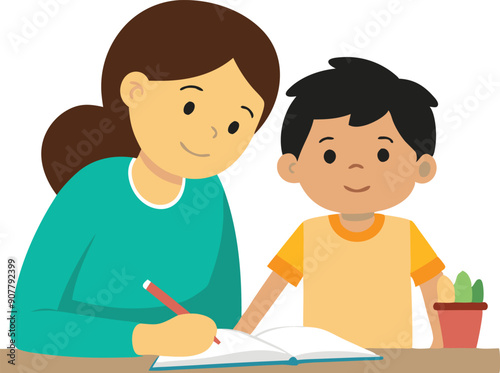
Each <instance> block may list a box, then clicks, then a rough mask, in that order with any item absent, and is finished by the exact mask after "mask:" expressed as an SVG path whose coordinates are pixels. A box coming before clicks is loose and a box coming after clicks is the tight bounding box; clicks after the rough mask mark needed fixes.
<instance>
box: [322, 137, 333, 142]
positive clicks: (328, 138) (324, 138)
mask: <svg viewBox="0 0 500 373" xmlns="http://www.w3.org/2000/svg"><path fill="white" fill-rule="evenodd" d="M325 140H333V137H323V138H322V139H321V140H319V142H320V143H322V142H323V141H325Z"/></svg>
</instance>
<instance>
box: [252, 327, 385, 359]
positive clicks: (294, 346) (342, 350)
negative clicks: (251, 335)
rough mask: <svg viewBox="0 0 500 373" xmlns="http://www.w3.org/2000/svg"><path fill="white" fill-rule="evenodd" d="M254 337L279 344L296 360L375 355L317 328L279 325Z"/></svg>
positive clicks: (275, 344)
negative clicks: (279, 326)
mask: <svg viewBox="0 0 500 373" xmlns="http://www.w3.org/2000/svg"><path fill="white" fill-rule="evenodd" d="M256 337H257V338H259V339H260V340H263V341H265V342H268V343H270V344H272V345H274V346H279V347H280V348H282V349H283V350H285V351H287V352H288V353H290V355H292V356H295V358H297V359H298V360H307V359H336V358H339V359H341V358H365V357H366V358H368V357H377V355H376V354H374V353H373V352H371V351H368V350H365V349H364V348H361V347H359V346H357V345H355V344H354V343H351V342H348V341H346V340H344V339H342V338H340V337H337V336H336V335H334V334H332V333H330V332H327V331H326V330H323V329H318V328H309V327H302V326H289V327H281V328H276V329H270V330H266V331H264V332H262V333H259V334H257V335H256Z"/></svg>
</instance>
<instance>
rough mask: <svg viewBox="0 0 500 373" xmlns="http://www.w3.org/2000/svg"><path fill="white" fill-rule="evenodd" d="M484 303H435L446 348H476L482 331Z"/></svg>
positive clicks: (485, 307)
mask: <svg viewBox="0 0 500 373" xmlns="http://www.w3.org/2000/svg"><path fill="white" fill-rule="evenodd" d="M487 308H488V305H487V304H486V303H484V302H482V303H459V302H455V303H434V309H435V310H437V312H438V315H439V323H440V324H441V332H442V334H443V347H444V348H476V347H477V340H478V339H479V331H480V330H481V319H482V318H483V311H484V310H485V309H487Z"/></svg>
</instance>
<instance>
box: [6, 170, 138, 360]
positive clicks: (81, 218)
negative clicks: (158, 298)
mask: <svg viewBox="0 0 500 373" xmlns="http://www.w3.org/2000/svg"><path fill="white" fill-rule="evenodd" d="M87 174H88V170H87V169H84V170H82V171H80V172H79V173H78V174H77V175H75V176H74V177H73V179H72V180H71V181H69V182H68V184H67V185H66V186H65V187H64V188H63V189H62V190H61V191H60V192H59V194H58V195H57V196H56V198H55V199H54V201H53V202H52V204H51V206H50V208H49V210H48V211H47V213H46V214H45V217H44V218H43V220H42V222H41V223H40V226H39V228H38V230H37V232H36V234H35V236H34V238H33V240H32V243H31V245H30V248H29V250H28V253H27V255H26V258H25V260H24V263H23V266H22V269H21V273H20V278H19V283H18V286H17V290H16V308H17V310H18V336H17V338H16V344H17V346H18V347H19V348H20V349H23V350H27V351H36V352H39V353H44V354H45V353H46V354H53V355H67V356H135V355H136V354H135V353H134V350H133V347H132V332H133V329H134V328H135V326H136V325H137V323H133V322H127V321H121V320H110V319H104V318H100V317H99V308H98V307H95V308H93V307H92V306H91V305H89V304H82V306H85V307H81V310H79V311H80V312H78V313H80V314H77V313H71V312H63V311H64V310H65V309H66V307H65V304H66V303H67V302H69V301H71V300H72V286H71V285H69V284H70V283H71V282H72V280H74V279H75V278H76V276H77V275H78V270H79V266H80V265H81V264H82V262H83V260H84V258H85V255H86V253H87V250H89V248H90V247H91V245H92V240H93V237H94V234H95V232H96V226H95V225H96V219H97V217H98V216H99V213H100V212H99V211H98V209H99V206H94V205H95V203H93V202H92V193H93V192H92V190H93V188H94V189H95V186H92V183H91V182H88V181H87V180H88V178H89V176H90V175H87ZM94 185H95V184H94Z"/></svg>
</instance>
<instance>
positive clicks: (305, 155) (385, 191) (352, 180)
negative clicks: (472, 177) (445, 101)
mask: <svg viewBox="0 0 500 373" xmlns="http://www.w3.org/2000/svg"><path fill="white" fill-rule="evenodd" d="M349 120H350V115H346V116H343V117H338V118H331V119H315V120H314V121H313V124H312V127H311V130H310V132H309V134H308V136H307V139H306V141H305V143H304V146H303V148H302V150H301V152H300V155H299V158H298V160H297V159H296V158H295V156H294V155H293V154H290V153H288V154H284V155H283V156H282V157H281V159H280V161H279V163H278V171H279V172H280V175H281V176H282V178H283V179H285V180H286V181H289V182H298V183H300V184H301V186H302V188H303V189H304V191H305V192H306V193H307V195H308V196H309V197H310V198H311V199H312V200H313V201H315V202H316V203H317V204H319V205H320V206H322V207H324V208H327V209H329V210H331V211H337V212H341V213H346V214H360V213H367V212H375V211H380V210H385V209H388V208H390V207H392V206H395V205H397V204H399V203H400V202H402V201H404V200H405V199H406V197H408V196H409V195H410V193H411V191H412V190H413V188H414V186H415V182H426V181H428V180H430V179H431V178H432V176H433V175H434V171H435V162H434V160H433V158H432V156H430V155H428V154H424V155H423V156H422V157H420V159H419V160H418V161H417V154H416V152H415V150H414V149H413V148H412V147H411V146H410V145H408V144H407V143H406V142H405V140H404V139H403V138H402V137H401V135H400V134H399V132H398V130H397V128H396V126H395V125H394V122H393V120H392V116H391V114H390V112H387V113H386V114H385V115H383V116H382V117H381V118H380V119H378V120H376V121H374V122H372V123H368V124H366V125H363V126H352V125H350V124H349ZM424 162H426V163H428V164H430V165H431V169H432V172H430V173H429V174H428V175H426V177H423V176H422V175H421V174H420V172H419V170H420V169H421V168H420V165H421V164H422V163H424ZM424 168H425V167H424Z"/></svg>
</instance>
